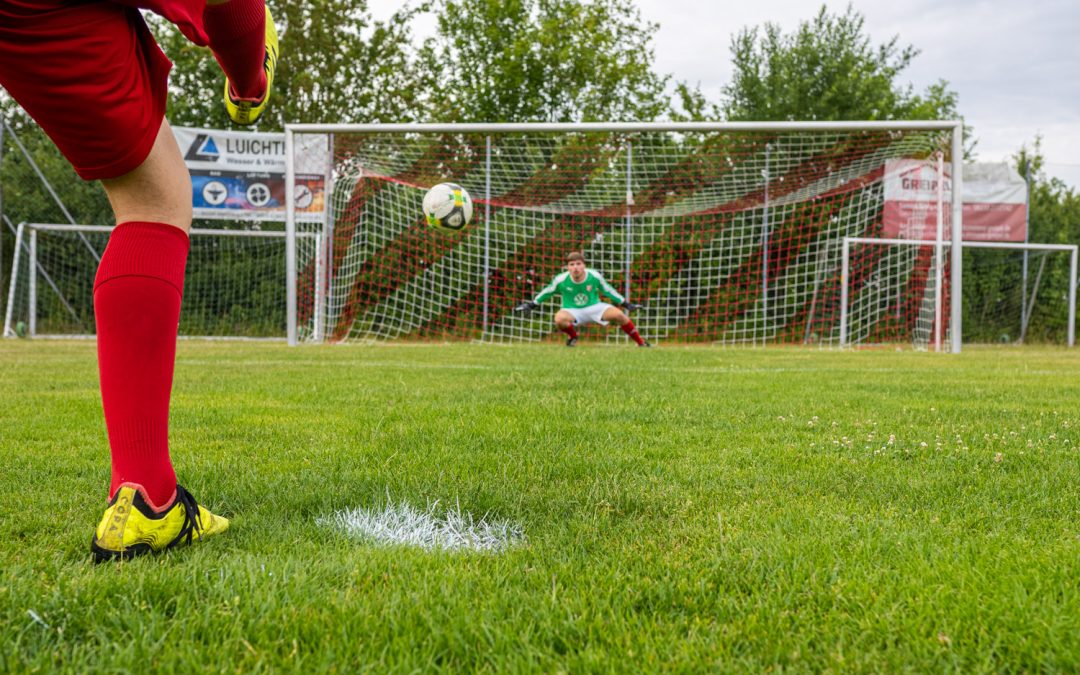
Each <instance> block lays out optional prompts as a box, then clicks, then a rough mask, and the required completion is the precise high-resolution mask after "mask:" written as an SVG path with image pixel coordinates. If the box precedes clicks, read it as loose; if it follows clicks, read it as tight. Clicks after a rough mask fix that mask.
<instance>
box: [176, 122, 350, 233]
mask: <svg viewBox="0 0 1080 675" xmlns="http://www.w3.org/2000/svg"><path fill="white" fill-rule="evenodd" d="M173 134H174V135H175V136H176V142H177V143H178V144H179V145H180V152H181V153H183V155H184V161H185V163H187V167H188V171H189V172H190V173H191V188H192V206H193V207H194V211H195V213H194V215H195V218H213V219H221V220H259V221H277V222H281V221H284V220H285V134H270V133H252V132H245V131H220V130H217V129H192V128H188V127H173ZM297 140H298V147H297V148H296V155H297V161H296V165H297V166H302V167H327V166H329V162H328V161H327V157H328V148H327V140H326V138H325V137H322V136H299V137H297ZM326 183H327V180H326V175H325V173H319V174H302V173H297V174H296V193H295V194H296V220H297V221H298V222H322V220H323V214H324V210H325V190H326Z"/></svg>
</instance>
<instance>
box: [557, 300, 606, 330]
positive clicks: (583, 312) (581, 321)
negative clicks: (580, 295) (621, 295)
mask: <svg viewBox="0 0 1080 675" xmlns="http://www.w3.org/2000/svg"><path fill="white" fill-rule="evenodd" d="M612 306H613V305H609V304H608V303H606V302H598V303H596V304H595V305H589V306H588V307H582V308H581V309H577V308H574V307H563V310H564V311H567V312H570V314H571V315H573V317H574V325H575V326H584V325H585V324H587V323H598V324H600V325H601V326H606V325H608V322H607V321H604V312H606V311H607V309H608V307H612Z"/></svg>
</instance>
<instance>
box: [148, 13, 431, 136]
mask: <svg viewBox="0 0 1080 675" xmlns="http://www.w3.org/2000/svg"><path fill="white" fill-rule="evenodd" d="M268 4H269V5H270V8H271V11H272V12H273V14H274V19H275V21H276V23H277V27H278V31H279V33H280V35H281V50H282V51H281V59H280V60H279V61H278V69H277V74H276V78H275V80H274V90H273V94H272V97H271V101H270V108H269V109H268V112H267V113H266V114H267V117H266V118H265V119H264V120H262V121H260V122H259V128H260V129H263V130H279V129H281V128H282V127H283V126H284V123H285V121H289V122H400V121H409V120H411V119H415V118H416V116H417V114H418V113H419V112H420V111H421V110H422V109H423V108H422V105H421V93H422V92H421V90H420V89H419V88H418V87H417V86H416V82H417V80H418V79H419V74H418V71H417V68H418V67H419V61H418V59H417V58H416V56H415V53H414V51H415V50H414V48H413V46H412V33H411V30H412V29H411V26H412V21H413V18H414V17H415V16H416V14H417V13H419V12H421V11H423V10H424V9H426V5H420V6H417V7H415V8H413V7H410V6H408V5H406V6H405V7H403V8H402V9H399V10H398V11H397V12H395V13H394V15H393V16H391V17H390V18H389V19H388V20H386V21H375V20H374V19H373V18H372V16H371V13H370V12H369V11H368V2H367V0H311V1H309V2H283V1H280V0H276V1H273V2H269V3H268ZM152 25H153V28H154V32H155V34H156V36H157V39H158V41H159V43H160V44H161V45H162V48H163V49H164V50H165V53H166V54H168V56H169V58H170V59H172V60H173V62H174V64H175V68H174V69H173V72H172V75H171V77H170V80H169V86H170V97H169V110H168V117H169V119H170V120H171V121H172V122H173V123H174V124H181V125H192V126H209V127H215V128H219V129H223V128H229V122H228V119H227V118H226V116H225V112H224V109H223V107H222V104H221V96H222V89H223V87H224V76H223V75H222V74H221V69H220V68H219V67H218V65H217V63H216V62H215V61H214V58H213V55H212V54H211V53H210V50H209V49H205V48H202V47H197V46H196V45H194V44H192V43H191V42H189V41H188V40H187V39H186V38H184V37H183V35H181V34H180V31H179V30H177V29H176V27H175V26H173V25H172V24H169V23H168V22H166V21H164V20H155V19H152Z"/></svg>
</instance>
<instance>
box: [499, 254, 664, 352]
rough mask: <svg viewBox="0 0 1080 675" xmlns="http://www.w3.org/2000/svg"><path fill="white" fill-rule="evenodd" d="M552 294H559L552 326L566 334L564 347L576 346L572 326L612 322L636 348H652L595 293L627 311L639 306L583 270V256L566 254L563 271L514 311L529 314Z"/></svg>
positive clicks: (591, 271) (620, 314)
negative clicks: (560, 299) (557, 306)
mask: <svg viewBox="0 0 1080 675" xmlns="http://www.w3.org/2000/svg"><path fill="white" fill-rule="evenodd" d="M556 293H558V294H560V295H562V309H560V310H559V311H558V312H556V313H555V325H556V326H557V327H558V328H559V330H561V331H562V332H564V333H566V335H567V339H566V346H567V347H573V346H574V345H576V344H577V341H578V332H577V328H576V326H579V325H584V324H589V323H598V324H600V325H601V326H606V325H608V323H614V324H616V325H617V326H619V328H622V330H623V332H624V333H626V334H627V335H629V336H630V339H631V340H633V341H634V342H636V343H637V346H638V347H651V346H652V345H650V344H649V343H648V342H647V341H646V340H645V339H644V338H642V337H641V334H640V333H638V330H637V326H635V325H634V322H633V321H631V320H630V317H628V316H627V315H626V314H625V313H623V311H622V310H620V309H619V308H618V307H615V306H614V305H611V304H608V303H606V302H602V301H601V300H600V295H599V294H600V293H603V294H604V295H606V296H607V297H609V298H611V299H612V300H614V301H615V302H616V303H618V305H619V306H620V307H622V308H623V309H625V310H627V311H631V310H635V309H640V308H641V306H640V305H635V304H633V303H630V302H627V301H626V299H625V298H624V297H623V296H622V295H620V294H619V292H618V291H616V290H615V289H614V288H612V286H611V284H609V283H608V282H607V280H606V279H604V277H603V276H602V275H601V274H600V273H599V272H597V271H596V270H593V269H589V268H588V267H585V256H584V255H582V254H581V253H580V252H578V251H574V252H573V253H570V254H568V255H567V256H566V271H565V272H563V273H561V274H559V275H558V276H556V277H555V278H554V279H552V280H551V283H550V284H548V285H547V287H546V288H544V290H542V291H540V293H539V294H537V296H536V297H535V298H533V299H532V300H529V301H527V302H523V303H521V304H520V305H518V306H517V307H515V308H514V311H515V312H525V313H528V312H531V311H533V310H534V309H536V308H537V307H539V306H540V303H542V302H544V301H545V300H547V299H548V298H550V297H551V296H553V295H555V294H556Z"/></svg>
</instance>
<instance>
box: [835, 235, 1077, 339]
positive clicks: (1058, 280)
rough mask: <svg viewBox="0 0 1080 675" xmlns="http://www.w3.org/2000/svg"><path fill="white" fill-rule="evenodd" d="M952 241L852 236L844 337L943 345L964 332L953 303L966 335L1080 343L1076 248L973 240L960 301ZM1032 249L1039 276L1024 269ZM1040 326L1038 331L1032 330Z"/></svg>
mask: <svg viewBox="0 0 1080 675" xmlns="http://www.w3.org/2000/svg"><path fill="white" fill-rule="evenodd" d="M951 247H952V243H951V242H945V241H936V242H935V241H927V240H916V239H890V238H867V237H845V238H844V241H843V247H842V254H841V257H842V266H841V280H842V285H841V295H840V298H841V299H840V345H841V346H849V345H854V346H857V345H863V346H873V345H887V344H894V345H908V346H911V347H914V348H917V349H929V350H933V351H943V349H948V345H949V344H950V342H951V339H950V338H951V337H952V336H953V335H954V334H955V333H956V332H957V329H956V328H955V325H952V324H951V323H950V322H951V316H950V312H949V311H947V308H948V307H957V308H959V309H960V310H961V312H962V316H963V323H962V325H961V328H960V329H959V330H962V331H963V335H962V341H963V342H964V343H1023V342H1025V341H1027V342H1036V343H1052V344H1065V345H1067V346H1069V347H1072V346H1073V345H1074V343H1075V332H1076V331H1075V326H1076V288H1077V246H1075V245H1068V244H1021V243H1009V242H973V241H965V242H963V243H962V244H961V247H962V252H963V257H962V261H963V262H962V265H963V269H964V280H965V284H964V287H963V295H962V297H961V300H960V302H955V301H954V294H953V293H952V288H951V279H952V275H951V274H950V273H949V269H948V268H949V266H950V265H951V264H952V263H951V262H950V260H951V256H950V255H947V254H946V251H947V250H948V249H950V248H951ZM1025 254H1026V255H1029V256H1032V257H1033V262H1034V267H1035V269H1036V270H1037V271H1036V273H1035V274H1034V277H1033V280H1032V281H1028V280H1027V279H1025V278H1023V276H1022V272H1021V270H1022V269H1026V267H1024V266H1023V264H1022V263H1023V262H1024V259H1025V257H1026V255H1025ZM1033 318H1034V319H1035V321H1033ZM1033 326H1035V327H1037V328H1038V330H1037V331H1034V332H1029V329H1030V328H1032V327H1033Z"/></svg>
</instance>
